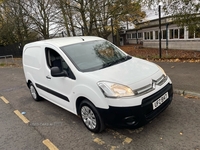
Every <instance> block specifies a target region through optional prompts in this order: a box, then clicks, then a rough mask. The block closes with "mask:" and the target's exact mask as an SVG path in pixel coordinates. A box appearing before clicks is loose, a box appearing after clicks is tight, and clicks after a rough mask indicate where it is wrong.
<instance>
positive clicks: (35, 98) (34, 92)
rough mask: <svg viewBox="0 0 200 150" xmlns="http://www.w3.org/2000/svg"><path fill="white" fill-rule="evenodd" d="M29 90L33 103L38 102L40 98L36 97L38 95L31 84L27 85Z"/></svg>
mask: <svg viewBox="0 0 200 150" xmlns="http://www.w3.org/2000/svg"><path fill="white" fill-rule="evenodd" d="M29 90H30V92H31V96H32V97H33V99H34V100H35V101H40V100H41V97H40V96H39V95H38V93H37V91H36V89H35V87H34V85H33V83H30V84H29Z"/></svg>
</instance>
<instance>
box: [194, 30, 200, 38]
mask: <svg viewBox="0 0 200 150" xmlns="http://www.w3.org/2000/svg"><path fill="white" fill-rule="evenodd" d="M195 38H200V28H197V29H196V31H195Z"/></svg>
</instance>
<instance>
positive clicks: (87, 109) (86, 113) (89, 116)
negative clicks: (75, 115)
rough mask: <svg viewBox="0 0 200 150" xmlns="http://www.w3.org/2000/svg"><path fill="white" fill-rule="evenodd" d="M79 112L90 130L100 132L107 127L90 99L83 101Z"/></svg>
mask: <svg viewBox="0 0 200 150" xmlns="http://www.w3.org/2000/svg"><path fill="white" fill-rule="evenodd" d="M79 112H80V116H81V119H82V121H83V123H84V125H85V126H86V127H87V128H88V130H90V131H92V132H94V133H98V132H102V131H103V130H104V129H105V124H104V122H103V119H102V118H101V116H100V114H99V112H98V111H97V109H96V107H95V106H94V105H93V104H92V103H91V102H89V101H87V100H84V101H82V102H81V104H80V107H79Z"/></svg>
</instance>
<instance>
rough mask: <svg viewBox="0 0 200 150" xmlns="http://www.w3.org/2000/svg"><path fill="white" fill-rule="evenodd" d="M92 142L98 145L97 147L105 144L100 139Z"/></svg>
mask: <svg viewBox="0 0 200 150" xmlns="http://www.w3.org/2000/svg"><path fill="white" fill-rule="evenodd" d="M93 141H94V142H95V143H97V144H99V145H103V144H105V142H104V141H103V140H101V139H100V138H95V139H94V140H93Z"/></svg>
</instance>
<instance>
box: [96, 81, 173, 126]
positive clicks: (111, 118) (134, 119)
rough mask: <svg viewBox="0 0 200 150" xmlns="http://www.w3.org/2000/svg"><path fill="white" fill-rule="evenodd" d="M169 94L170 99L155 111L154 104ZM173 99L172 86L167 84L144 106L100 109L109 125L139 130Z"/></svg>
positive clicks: (144, 103)
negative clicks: (138, 128)
mask: <svg viewBox="0 0 200 150" xmlns="http://www.w3.org/2000/svg"><path fill="white" fill-rule="evenodd" d="M166 92H168V94H169V97H168V99H167V100H166V101H165V102H164V103H162V104H161V105H160V106H159V107H158V108H156V109H155V110H153V106H152V103H153V102H154V101H156V100H157V99H159V98H160V97H161V96H162V95H164V94H165V93H166ZM172 98H173V87H172V84H167V85H166V86H165V87H164V88H162V89H161V90H160V91H158V92H156V93H154V94H153V95H151V96H149V97H146V98H144V99H143V100H142V105H140V106H134V107H111V106H110V107H109V109H98V110H99V112H100V114H101V116H102V118H103V120H104V121H105V123H106V124H107V125H111V126H118V127H130V128H137V127H140V126H142V125H144V124H146V123H148V122H149V121H151V120H153V119H154V118H155V117H156V116H158V115H159V114H160V113H161V112H162V111H164V110H165V109H166V108H167V107H168V106H169V104H170V103H171V101H172Z"/></svg>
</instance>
